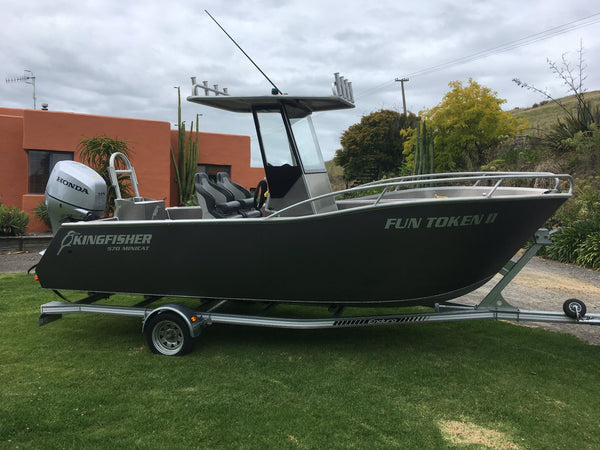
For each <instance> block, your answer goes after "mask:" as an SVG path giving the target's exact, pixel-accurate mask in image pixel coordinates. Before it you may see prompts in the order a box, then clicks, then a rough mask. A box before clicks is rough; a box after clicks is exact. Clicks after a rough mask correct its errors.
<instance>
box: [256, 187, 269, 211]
mask: <svg viewBox="0 0 600 450" xmlns="http://www.w3.org/2000/svg"><path fill="white" fill-rule="evenodd" d="M268 189H269V187H268V186H267V181H266V180H260V183H258V186H256V189H254V207H255V208H256V209H259V210H260V208H262V207H263V205H264V204H265V201H266V200H267V192H268Z"/></svg>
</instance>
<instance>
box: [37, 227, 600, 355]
mask: <svg viewBox="0 0 600 450" xmlns="http://www.w3.org/2000/svg"><path fill="white" fill-rule="evenodd" d="M555 231H558V229H557V230H553V231H548V230H546V229H539V230H538V231H537V232H536V233H535V236H534V241H533V244H532V245H531V246H530V247H529V248H528V249H527V250H526V251H525V252H524V253H523V254H522V255H521V256H520V257H519V258H518V259H517V260H516V261H512V260H511V261H509V262H508V263H507V264H506V265H505V266H504V268H503V269H502V270H501V271H500V274H501V275H502V278H501V279H500V280H499V281H498V282H497V283H496V284H495V285H494V287H493V288H492V289H491V290H490V291H489V293H488V294H487V295H485V297H484V298H483V300H482V301H481V302H480V303H479V304H477V305H465V304H459V303H454V302H443V303H438V304H436V305H435V309H434V311H431V312H415V313H407V314H386V315H369V316H342V312H343V310H344V308H345V307H344V305H331V306H330V307H329V312H330V313H331V316H329V317H319V318H295V317H277V316H275V315H269V314H271V313H272V312H273V310H274V309H276V308H275V307H276V306H277V303H267V304H266V307H265V308H263V309H262V310H261V311H260V312H258V313H255V314H252V315H249V314H243V313H242V314H231V313H225V312H220V310H222V309H223V308H224V307H225V306H226V305H228V306H229V305H230V304H232V303H238V304H239V303H246V302H239V301H237V302H232V301H229V300H222V301H219V302H215V301H203V302H202V305H201V306H200V307H199V308H196V309H193V308H191V307H189V306H187V305H184V304H182V303H167V304H163V305H160V306H157V307H150V305H151V304H152V303H154V302H157V301H158V300H160V299H162V297H160V296H146V297H144V300H142V301H141V302H139V303H137V304H135V305H132V306H117V305H108V304H96V302H98V301H99V300H103V299H107V298H109V297H110V296H112V295H114V294H112V293H90V294H89V295H88V296H87V297H85V298H83V299H81V300H78V301H76V302H70V301H68V300H67V299H66V298H65V297H64V296H63V295H62V294H61V293H60V292H58V291H54V292H55V293H56V294H57V295H58V296H59V297H61V298H62V299H63V300H64V301H53V302H49V303H46V304H43V305H42V306H41V315H40V318H39V325H40V326H42V325H46V324H48V323H50V322H53V321H55V320H57V319H60V318H61V317H62V315H63V314H75V313H92V314H105V315H116V316H126V317H139V318H141V319H142V332H143V333H144V334H145V335H146V339H147V342H148V346H149V347H150V350H151V351H152V352H154V353H159V354H163V355H169V356H172V355H184V354H186V353H188V352H189V351H191V350H192V348H193V344H194V338H196V337H198V336H199V335H200V333H201V331H202V329H203V328H204V327H206V326H208V325H212V324H232V325H250V326H261V327H276V328H290V329H317V328H342V327H364V326H379V325H398V324H407V323H408V324H409V323H423V322H456V321H466V320H484V319H496V320H509V321H517V322H521V321H535V322H559V323H570V324H579V325H581V324H585V325H600V315H598V314H587V311H586V306H585V304H584V303H583V302H582V301H580V300H578V299H569V300H567V301H565V302H564V305H563V312H551V311H527V310H521V309H519V308H516V307H514V306H512V305H511V304H509V303H508V302H507V301H506V300H505V299H504V297H503V296H502V291H503V290H504V288H505V287H506V286H507V285H508V284H509V283H510V282H511V281H512V280H513V279H514V277H515V276H516V275H517V274H518V273H519V272H520V271H521V270H522V269H523V267H525V265H526V264H527V263H528V262H529V261H530V260H531V258H532V257H533V256H534V255H535V254H536V253H537V252H538V251H539V249H540V248H541V247H542V246H545V245H549V244H551V243H552V240H551V235H552V234H553V233H554V232H555Z"/></svg>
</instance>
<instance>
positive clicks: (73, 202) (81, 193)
mask: <svg viewBox="0 0 600 450" xmlns="http://www.w3.org/2000/svg"><path fill="white" fill-rule="evenodd" d="M46 207H47V208H48V217H49V218H50V223H51V224H52V233H53V234H56V232H57V231H58V229H59V227H60V224H61V223H63V222H74V221H79V220H95V219H99V218H100V217H102V215H103V214H104V208H105V207H106V183H105V181H104V180H103V179H102V177H101V176H100V175H98V173H97V172H96V171H95V170H93V169H91V168H89V167H88V166H86V165H84V164H81V163H78V162H75V161H60V162H58V163H56V165H55V166H54V169H52V173H51V174H50V178H48V184H47V185H46Z"/></svg>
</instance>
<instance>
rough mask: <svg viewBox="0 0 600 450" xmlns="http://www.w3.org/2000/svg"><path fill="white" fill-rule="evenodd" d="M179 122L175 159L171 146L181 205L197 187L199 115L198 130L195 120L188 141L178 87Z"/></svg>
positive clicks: (191, 195)
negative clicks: (195, 185)
mask: <svg viewBox="0 0 600 450" xmlns="http://www.w3.org/2000/svg"><path fill="white" fill-rule="evenodd" d="M177 123H178V127H179V131H178V139H177V142H178V147H179V148H178V150H179V151H178V158H177V161H175V152H174V151H173V147H171V157H172V159H173V165H174V166H175V177H176V182H177V188H178V192H179V194H178V201H179V205H185V204H186V203H188V202H189V201H190V200H192V199H193V197H194V193H195V192H196V188H195V187H194V176H195V175H196V168H197V167H198V138H199V134H198V115H196V132H195V133H194V122H192V126H191V127H190V134H189V136H188V139H187V141H186V131H185V122H182V121H181V91H180V88H179V87H177Z"/></svg>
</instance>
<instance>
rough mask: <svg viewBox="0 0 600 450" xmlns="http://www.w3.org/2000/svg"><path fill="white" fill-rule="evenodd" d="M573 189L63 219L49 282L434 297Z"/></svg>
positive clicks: (104, 287)
mask: <svg viewBox="0 0 600 450" xmlns="http://www.w3.org/2000/svg"><path fill="white" fill-rule="evenodd" d="M567 197H568V196H564V195H555V194H547V195H532V196H519V197H512V196H511V197H497V198H496V197H492V198H464V199H431V200H427V201H419V202H390V203H381V204H379V205H377V206H374V207H373V206H372V207H364V208H360V207H359V208H351V209H342V210H339V211H335V212H331V213H323V214H317V215H310V216H302V217H274V218H261V219H215V220H206V219H204V220H202V219H199V220H148V221H111V220H106V221H92V222H77V223H71V224H63V226H62V227H61V228H60V229H59V230H58V232H57V234H56V236H55V238H54V239H53V241H52V242H51V244H50V246H49V247H48V249H47V250H46V252H45V254H44V256H43V257H42V259H41V261H40V263H39V265H38V266H37V268H36V272H37V274H38V277H39V280H40V282H41V285H42V287H44V288H48V289H56V290H78V291H88V292H106V293H128V294H143V295H153V296H154V295H155V296H176V297H196V298H210V299H233V300H259V301H276V302H293V303H325V304H355V305H357V304H362V305H379V304H387V305H399V304H400V305H407V306H408V305H428V306H431V305H434V304H435V303H437V302H442V301H446V300H450V299H452V298H456V297H459V296H461V295H464V294H466V293H468V292H470V291H472V290H474V289H476V288H478V287H479V286H481V285H483V284H485V283H486V282H487V281H488V280H489V279H490V278H492V277H493V276H494V275H495V274H496V273H497V272H498V271H499V270H500V269H501V268H502V267H503V266H504V264H505V263H506V262H507V261H508V260H509V259H510V258H511V257H512V256H513V255H514V254H515V253H516V252H517V251H518V250H519V249H520V248H521V247H522V246H523V245H524V244H525V243H526V241H527V240H528V239H529V238H531V237H532V236H533V234H534V233H535V231H536V230H537V229H538V228H539V227H540V226H542V225H543V224H544V222H545V221H546V220H547V219H548V218H549V217H551V216H552V214H553V213H554V212H555V211H556V209H557V208H558V207H560V205H561V204H562V203H563V202H564V201H565V200H566V199H567Z"/></svg>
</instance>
